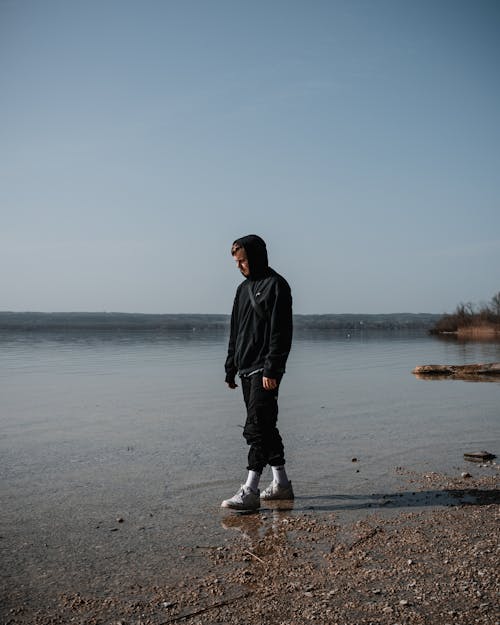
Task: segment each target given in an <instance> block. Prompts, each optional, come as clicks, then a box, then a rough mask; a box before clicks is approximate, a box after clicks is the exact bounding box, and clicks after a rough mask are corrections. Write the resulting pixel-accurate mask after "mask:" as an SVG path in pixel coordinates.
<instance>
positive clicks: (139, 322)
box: [0, 311, 440, 332]
mask: <svg viewBox="0 0 500 625" xmlns="http://www.w3.org/2000/svg"><path fill="white" fill-rule="evenodd" d="M439 318H440V315H437V314H433V313H387V314H369V315H363V314H354V313H352V314H347V313H346V314H325V315H294V326H295V328H296V329H307V330H351V331H354V330H356V331H359V330H418V329H422V330H429V329H430V328H431V327H432V326H433V325H434V324H435V323H436V321H437V320H438V319H439ZM229 322H230V315H223V314H220V315H217V314H142V313H102V312H85V313H82V312H71V313H65V312H63V313H61V312H54V313H41V312H8V311H4V312H0V331H10V330H17V331H46V330H64V331H71V330H87V331H90V330H95V331H115V330H117V331H119V330H128V331H138V332H140V331H169V330H217V329H220V330H225V329H227V328H228V326H229Z"/></svg>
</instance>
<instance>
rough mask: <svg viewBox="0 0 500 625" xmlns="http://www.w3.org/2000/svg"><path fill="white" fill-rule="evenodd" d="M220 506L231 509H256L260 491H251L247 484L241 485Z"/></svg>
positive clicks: (258, 506) (258, 505)
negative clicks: (234, 493)
mask: <svg viewBox="0 0 500 625" xmlns="http://www.w3.org/2000/svg"><path fill="white" fill-rule="evenodd" d="M221 508H232V509H233V510H258V509H259V508H260V491H259V490H257V491H253V490H251V489H250V488H248V486H244V485H243V486H241V488H240V490H239V491H238V492H237V493H236V495H234V496H233V497H231V499H225V500H224V501H223V502H222V503H221Z"/></svg>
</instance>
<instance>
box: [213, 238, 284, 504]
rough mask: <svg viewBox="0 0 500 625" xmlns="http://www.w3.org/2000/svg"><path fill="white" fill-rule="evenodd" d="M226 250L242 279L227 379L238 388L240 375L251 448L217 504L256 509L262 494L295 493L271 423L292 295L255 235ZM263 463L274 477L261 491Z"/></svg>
mask: <svg viewBox="0 0 500 625" xmlns="http://www.w3.org/2000/svg"><path fill="white" fill-rule="evenodd" d="M231 254H232V256H233V258H234V260H235V261H236V266H237V268H238V269H239V270H240V272H241V273H242V274H243V276H245V280H244V281H243V282H242V283H241V284H240V285H239V286H238V289H237V291H236V297H235V299H234V304H233V312H232V315H231V334H230V338H229V347H228V353H227V360H226V365H225V368H226V384H227V385H228V387H229V388H230V389H235V388H237V386H238V385H237V384H236V382H235V378H236V374H238V375H239V376H240V379H241V386H242V390H243V398H244V400H245V405H246V409H247V419H246V423H245V427H244V430H243V436H244V437H245V439H246V441H247V443H248V445H250V449H249V451H248V467H247V468H248V478H247V481H246V483H245V484H243V485H242V486H241V488H240V490H239V491H238V492H237V493H236V495H234V496H233V497H231V499H226V500H225V501H223V502H222V507H223V508H233V509H235V510H256V509H258V508H259V507H260V500H261V499H264V500H266V499H293V497H294V494H293V488H292V483H291V482H290V481H289V480H288V476H287V474H286V471H285V457H284V449H283V442H282V440H281V436H280V433H279V431H278V428H277V427H276V423H277V420H278V389H279V385H280V381H281V378H282V376H283V374H284V373H285V364H286V361H287V358H288V354H289V352H290V348H291V344H292V295H291V292H290V287H289V286H288V283H287V281H286V280H285V279H284V278H283V277H282V276H280V275H279V274H277V273H276V272H275V271H274V270H273V269H271V267H269V265H268V259H267V250H266V244H265V243H264V241H263V240H262V239H261V238H260V237H258V236H257V235H255V234H250V235H248V236H245V237H242V238H241V239H236V241H235V242H234V243H233V245H232V248H231ZM268 464H269V465H271V468H272V472H273V480H272V482H271V484H269V486H268V487H267V488H266V489H265V490H264V491H263V492H262V493H260V491H259V480H260V477H261V474H262V470H263V469H264V467H265V466H266V465H268Z"/></svg>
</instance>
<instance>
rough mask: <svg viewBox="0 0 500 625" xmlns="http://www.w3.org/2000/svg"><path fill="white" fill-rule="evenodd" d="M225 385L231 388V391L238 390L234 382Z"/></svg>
mask: <svg viewBox="0 0 500 625" xmlns="http://www.w3.org/2000/svg"><path fill="white" fill-rule="evenodd" d="M226 384H227V386H228V388H232V389H235V388H238V385H237V384H236V382H226Z"/></svg>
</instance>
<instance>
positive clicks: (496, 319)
mask: <svg viewBox="0 0 500 625" xmlns="http://www.w3.org/2000/svg"><path fill="white" fill-rule="evenodd" d="M476 326H477V327H481V326H498V327H499V328H500V291H499V292H498V293H496V294H495V295H494V296H493V297H492V298H491V301H490V302H489V303H488V304H480V305H474V304H473V303H472V302H467V303H466V304H464V303H461V304H458V306H457V308H456V310H455V312H453V313H451V314H445V315H443V316H442V317H441V318H440V319H439V320H438V321H437V323H436V324H435V325H434V327H433V328H432V329H431V334H443V333H446V332H457V331H458V330H459V329H460V328H471V327H476Z"/></svg>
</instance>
